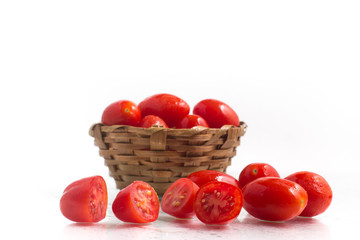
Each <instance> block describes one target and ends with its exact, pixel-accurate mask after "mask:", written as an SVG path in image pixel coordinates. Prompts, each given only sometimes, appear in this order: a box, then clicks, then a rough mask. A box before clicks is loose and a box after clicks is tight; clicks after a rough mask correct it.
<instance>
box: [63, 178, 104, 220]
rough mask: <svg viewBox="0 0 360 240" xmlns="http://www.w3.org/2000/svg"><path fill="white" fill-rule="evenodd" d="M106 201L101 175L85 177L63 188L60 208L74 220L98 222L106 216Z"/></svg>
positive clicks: (66, 215)
mask: <svg viewBox="0 0 360 240" xmlns="http://www.w3.org/2000/svg"><path fill="white" fill-rule="evenodd" d="M107 202H108V195H107V187H106V183H105V180H104V179H103V178H102V177H101V176H93V177H87V178H83V179H80V180H78V181H75V182H73V183H71V184H70V185H69V186H67V187H66V188H65V190H64V192H63V194H62V197H61V199H60V210H61V213H62V214H63V215H64V216H65V217H66V218H68V219H69V220H71V221H74V222H99V221H100V220H102V219H104V218H105V216H106V209H107Z"/></svg>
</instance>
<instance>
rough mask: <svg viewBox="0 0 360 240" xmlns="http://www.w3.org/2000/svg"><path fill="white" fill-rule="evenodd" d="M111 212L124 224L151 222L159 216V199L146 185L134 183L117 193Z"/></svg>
mask: <svg viewBox="0 0 360 240" xmlns="http://www.w3.org/2000/svg"><path fill="white" fill-rule="evenodd" d="M112 210H113V212H114V214H115V216H116V217H117V218H118V219H120V220H121V221H124V222H131V223H148V222H153V221H155V220H156V219H157V218H158V216H159V210H160V204H159V198H158V196H157V194H156V192H155V190H154V189H153V188H152V187H151V186H150V185H149V184H148V183H145V182H143V181H134V182H133V183H131V184H130V185H129V186H127V187H126V188H124V189H122V190H121V191H120V192H119V193H118V195H117V196H116V198H115V200H114V202H113V204H112Z"/></svg>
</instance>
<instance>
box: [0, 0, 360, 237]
mask: <svg viewBox="0 0 360 240" xmlns="http://www.w3.org/2000/svg"><path fill="white" fill-rule="evenodd" d="M359 11H360V6H359V3H358V1H300V2H292V1H246V2H240V1H226V2H224V1H178V2H170V1H127V2H119V1H107V2H106V3H101V2H98V1H59V2H58V1H2V2H1V3H0V80H1V81H0V84H1V86H0V104H1V113H2V114H1V118H0V121H1V126H2V129H1V138H0V141H1V159H2V160H1V161H2V167H1V174H0V177H1V187H2V195H1V196H2V197H1V198H0V201H1V202H0V206H1V216H2V217H1V225H0V226H1V231H0V234H1V235H2V236H1V239H3V238H4V237H3V236H7V238H8V239H9V238H13V239H21V238H29V237H31V238H33V237H39V236H41V237H44V238H45V237H46V239H49V238H52V239H53V238H58V239H115V238H116V239H117V238H122V239H123V238H125V237H124V236H127V237H126V238H133V239H140V238H141V239H144V238H145V239H167V238H168V237H169V239H177V238H189V236H192V237H194V238H198V239H201V238H206V239H209V238H216V237H218V236H222V237H224V238H225V237H226V238H229V239H232V238H234V239H235V238H236V239H239V238H247V239H260V238H264V237H265V238H267V239H282V238H286V239H289V238H293V239H300V238H302V237H304V236H305V237H304V238H306V237H307V238H313V236H316V239H340V238H344V236H347V237H346V238H350V237H349V236H354V235H353V234H354V233H356V232H357V227H358V223H359V220H358V218H357V216H358V215H359V213H360V212H359V207H358V205H357V199H359V195H360V193H359V192H360V189H359V186H358V184H357V182H358V180H357V177H356V175H357V174H358V167H357V165H356V164H357V162H358V161H359V160H360V153H359V150H358V146H359V137H358V136H359V135H360V127H359V122H360V111H359V110H358V109H359V102H360V97H359V93H358V92H359V87H358V82H359V80H360V72H359V66H360V58H359V56H360V45H359V42H360V32H359V31H358V29H359V23H360V15H359V14H358V13H359ZM160 92H169V93H173V94H175V95H178V96H179V97H182V98H183V99H185V100H186V101H187V102H188V103H189V104H190V105H191V106H194V105H195V104H196V103H197V102H198V101H200V100H201V99H204V98H217V99H220V100H223V101H224V102H227V103H228V104H229V105H230V106H232V107H233V108H234V109H235V110H236V111H237V112H238V114H239V116H240V118H241V120H243V121H245V122H246V123H248V125H249V129H248V132H247V134H246V136H245V137H244V138H243V139H242V143H241V146H240V148H239V151H238V154H237V156H236V157H235V158H234V159H233V163H232V166H231V167H230V168H229V173H231V174H232V175H234V176H236V175H238V173H239V172H240V171H241V169H242V168H243V167H244V166H246V165H247V164H248V163H251V162H257V161H259V162H260V161H261V162H268V163H270V164H272V165H273V166H274V167H276V168H277V169H278V171H279V172H280V174H281V175H282V176H284V177H285V176H286V175H289V174H290V173H293V172H295V171H299V170H309V171H314V172H317V173H319V174H321V175H323V176H324V177H325V178H326V179H327V180H328V181H329V183H330V184H331V186H332V187H333V190H334V200H333V203H332V205H331V207H330V208H329V210H328V211H327V212H326V213H324V214H323V215H320V216H319V217H316V218H315V219H313V220H308V219H305V220H304V219H297V220H296V221H293V222H288V223H285V224H268V223H262V222H258V221H257V220H254V219H252V218H249V217H248V216H247V215H246V212H245V211H244V210H243V212H242V213H241V215H240V216H239V219H238V221H237V222H235V223H233V224H230V225H228V226H226V227H225V228H224V229H214V228H212V227H210V228H209V227H206V226H204V225H202V224H201V223H199V222H197V221H196V220H195V221H194V222H190V223H187V222H185V223H184V222H174V221H173V220H172V219H171V218H169V217H167V216H166V215H163V214H162V215H161V217H160V219H159V220H158V221H157V222H155V223H153V224H149V225H144V226H138V225H128V224H123V223H121V222H118V221H116V219H114V218H113V217H112V214H111V212H109V216H108V218H106V219H105V220H104V221H103V222H101V223H99V224H96V225H92V226H81V225H77V224H73V223H70V222H69V221H68V220H66V219H65V218H63V217H62V215H61V214H60V212H59V208H58V201H59V198H60V196H61V192H62V191H63V189H64V188H65V187H66V185H67V184H69V183H70V182H72V181H74V180H76V179H79V178H82V177H86V176H91V175H95V174H99V175H102V176H104V177H105V179H106V181H107V183H108V186H109V189H110V190H112V194H115V192H116V190H115V188H114V183H113V181H112V179H111V178H110V177H108V172H107V169H106V167H105V166H104V164H103V160H102V159H101V158H100V157H99V156H98V149H96V148H95V147H94V145H93V139H92V138H91V137H89V136H88V129H89V127H90V126H91V124H93V123H95V122H97V121H99V120H100V117H101V113H102V110H103V109H104V108H105V107H106V106H107V105H108V104H109V103H111V102H113V101H116V100H119V99H130V100H133V101H135V102H140V101H141V100H142V99H144V98H145V97H147V96H149V95H151V94H155V93H160ZM112 196H113V195H112ZM110 199H111V197H110ZM9 233H11V235H8V234H9ZM190 234H191V235H190ZM355 236H356V235H355ZM314 239H315V237H314Z"/></svg>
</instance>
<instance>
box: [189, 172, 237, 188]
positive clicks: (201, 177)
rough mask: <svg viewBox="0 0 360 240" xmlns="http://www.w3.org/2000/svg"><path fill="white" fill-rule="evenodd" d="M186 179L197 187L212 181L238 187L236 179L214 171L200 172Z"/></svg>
mask: <svg viewBox="0 0 360 240" xmlns="http://www.w3.org/2000/svg"><path fill="white" fill-rule="evenodd" d="M187 178H189V179H191V180H192V181H193V182H194V183H196V185H198V186H199V187H201V186H203V185H204V184H206V183H208V182H212V181H218V182H226V183H229V184H231V185H233V186H235V187H240V184H239V181H238V180H237V179H236V178H234V177H233V176H231V175H229V174H227V173H224V172H219V171H215V170H200V171H197V172H194V173H191V174H190V175H189V176H187Z"/></svg>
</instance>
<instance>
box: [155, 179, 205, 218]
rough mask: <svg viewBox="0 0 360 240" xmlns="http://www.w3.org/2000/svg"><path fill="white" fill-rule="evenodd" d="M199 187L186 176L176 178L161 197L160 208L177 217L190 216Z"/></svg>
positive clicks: (193, 213) (191, 215) (192, 212)
mask: <svg viewBox="0 0 360 240" xmlns="http://www.w3.org/2000/svg"><path fill="white" fill-rule="evenodd" d="M198 190H199V187H198V186H197V185H196V184H195V183H194V182H193V181H191V180H190V179H188V178H180V179H178V180H176V181H175V182H174V183H173V184H171V186H170V187H169V188H168V189H167V190H166V192H165V193H164V195H163V197H162V199H161V209H162V210H163V211H164V212H165V213H167V214H169V215H171V216H174V217H177V218H191V217H193V216H194V215H195V212H194V197H195V194H196V192H197V191H198Z"/></svg>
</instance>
